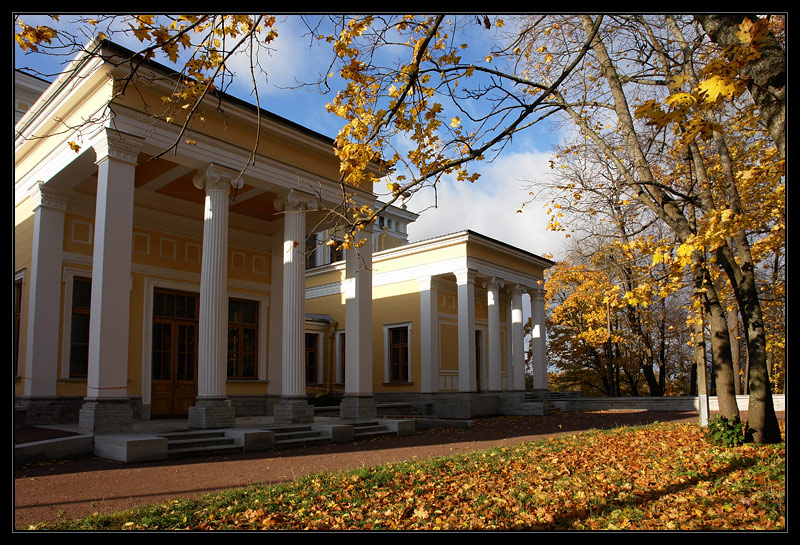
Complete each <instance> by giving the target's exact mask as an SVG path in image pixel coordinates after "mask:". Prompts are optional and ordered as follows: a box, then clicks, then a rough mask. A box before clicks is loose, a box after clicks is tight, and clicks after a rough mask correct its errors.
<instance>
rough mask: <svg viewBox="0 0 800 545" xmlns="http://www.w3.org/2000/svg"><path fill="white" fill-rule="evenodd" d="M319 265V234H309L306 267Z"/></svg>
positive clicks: (311, 267) (310, 267)
mask: <svg viewBox="0 0 800 545" xmlns="http://www.w3.org/2000/svg"><path fill="white" fill-rule="evenodd" d="M316 266H317V235H316V234H312V235H308V238H307V239H306V269H313V268H314V267H316Z"/></svg>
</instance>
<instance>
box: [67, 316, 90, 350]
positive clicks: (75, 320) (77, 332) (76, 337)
mask: <svg viewBox="0 0 800 545" xmlns="http://www.w3.org/2000/svg"><path fill="white" fill-rule="evenodd" d="M70 338H71V340H72V342H73V343H82V344H88V342H89V315H88V314H83V313H80V314H77V313H76V314H73V315H72V331H71V332H70Z"/></svg>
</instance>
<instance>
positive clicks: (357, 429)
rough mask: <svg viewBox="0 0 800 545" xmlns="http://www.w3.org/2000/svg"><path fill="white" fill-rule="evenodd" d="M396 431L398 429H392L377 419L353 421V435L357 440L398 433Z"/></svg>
mask: <svg viewBox="0 0 800 545" xmlns="http://www.w3.org/2000/svg"><path fill="white" fill-rule="evenodd" d="M396 433H397V432H396V431H393V430H390V429H389V428H388V427H387V426H385V425H383V424H380V423H379V422H378V421H377V420H372V421H365V422H354V423H353V435H354V438H355V440H356V441H358V440H361V439H370V438H373V437H381V436H384V435H396Z"/></svg>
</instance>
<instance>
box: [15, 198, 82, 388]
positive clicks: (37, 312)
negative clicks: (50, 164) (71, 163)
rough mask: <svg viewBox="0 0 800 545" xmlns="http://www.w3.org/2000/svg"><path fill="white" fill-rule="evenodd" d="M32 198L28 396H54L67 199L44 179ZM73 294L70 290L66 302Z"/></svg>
mask: <svg viewBox="0 0 800 545" xmlns="http://www.w3.org/2000/svg"><path fill="white" fill-rule="evenodd" d="M33 198H34V199H37V200H38V203H37V204H36V205H35V206H34V219H33V248H32V252H33V253H32V255H31V271H30V280H29V282H30V284H29V285H30V288H29V293H30V294H29V299H28V334H27V340H26V349H25V397H26V398H47V397H49V398H54V397H55V396H56V380H57V379H58V369H57V366H58V346H59V342H58V323H59V313H58V312H57V308H58V306H57V302H58V301H60V300H61V253H62V243H63V239H64V211H65V210H66V208H67V203H66V200H64V199H63V198H60V197H57V196H55V195H52V194H49V193H48V192H47V191H45V187H44V184H43V183H39V186H38V191H37V193H36V195H34V196H33ZM70 296H71V294H67V298H66V300H67V302H69V301H70ZM54 304H55V305H56V306H55V307H54V306H53V305H54Z"/></svg>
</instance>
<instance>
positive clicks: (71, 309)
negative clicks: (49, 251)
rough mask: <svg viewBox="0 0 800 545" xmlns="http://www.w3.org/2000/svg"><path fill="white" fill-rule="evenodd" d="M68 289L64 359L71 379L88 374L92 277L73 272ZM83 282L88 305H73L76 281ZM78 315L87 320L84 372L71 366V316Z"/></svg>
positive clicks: (72, 339)
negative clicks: (85, 285) (77, 371)
mask: <svg viewBox="0 0 800 545" xmlns="http://www.w3.org/2000/svg"><path fill="white" fill-rule="evenodd" d="M70 280H71V281H70V289H69V291H68V293H67V297H68V298H69V299H68V301H69V305H68V307H67V309H68V316H69V332H68V336H67V337H66V344H67V352H66V355H67V360H66V366H65V367H66V374H67V376H68V377H69V378H71V379H86V378H88V376H89V338H90V335H91V333H90V331H89V329H90V327H91V326H90V324H91V316H92V295H91V294H92V277H91V276H89V275H82V274H75V275H73V276H72V278H71V279H70ZM80 282H85V283H88V284H89V306H88V307H78V308H77V309H76V307H75V301H74V299H75V288H76V286H77V284H78V283H80ZM76 314H78V315H85V316H87V319H88V320H89V321H88V322H87V324H86V343H85V344H86V372H85V373H84V374H80V373H75V372H73V366H72V349H73V347H74V346H75V344H76V343H75V340H74V338H73V335H74V331H73V328H72V319H73V317H74V316H75V315H76Z"/></svg>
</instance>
